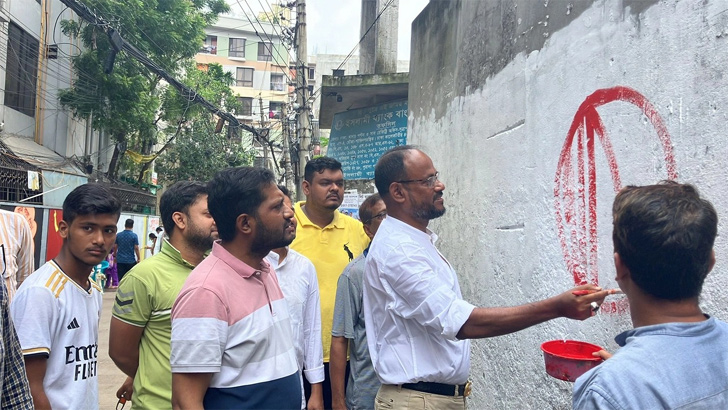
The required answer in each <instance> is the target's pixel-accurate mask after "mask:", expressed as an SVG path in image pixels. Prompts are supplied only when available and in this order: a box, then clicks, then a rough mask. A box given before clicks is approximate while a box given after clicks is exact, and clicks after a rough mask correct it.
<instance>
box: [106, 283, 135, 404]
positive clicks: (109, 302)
mask: <svg viewBox="0 0 728 410" xmlns="http://www.w3.org/2000/svg"><path fill="white" fill-rule="evenodd" d="M115 295H116V292H114V291H106V292H105V293H104V307H103V310H102V312H101V323H100V325H99V363H98V366H99V408H100V409H101V410H107V409H116V403H117V401H118V400H117V399H116V391H117V390H118V389H119V387H120V386H121V383H123V382H124V380H125V379H126V376H125V375H124V373H122V372H121V370H119V369H118V368H117V367H116V366H115V365H114V362H113V361H111V358H110V357H109V321H110V320H111V308H112V307H113V305H114V297H115ZM130 407H131V403H127V404H126V406H124V410H128V409H129V408H130Z"/></svg>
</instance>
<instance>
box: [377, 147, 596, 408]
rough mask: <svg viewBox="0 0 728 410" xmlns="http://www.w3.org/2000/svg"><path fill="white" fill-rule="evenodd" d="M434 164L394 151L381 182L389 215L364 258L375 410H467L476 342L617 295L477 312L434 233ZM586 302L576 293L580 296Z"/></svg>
mask: <svg viewBox="0 0 728 410" xmlns="http://www.w3.org/2000/svg"><path fill="white" fill-rule="evenodd" d="M439 178H440V174H439V173H438V172H437V169H436V168H435V166H434V164H433V163H432V160H431V159H430V157H428V156H427V155H426V154H425V153H424V152H422V151H420V150H419V149H417V148H415V147H412V146H399V147H396V148H393V149H391V150H389V151H387V152H386V153H385V154H384V155H382V157H381V158H380V159H379V161H378V162H377V165H376V167H375V170H374V179H375V184H376V187H377V190H378V191H379V194H380V195H381V196H382V199H383V200H384V203H385V204H386V206H387V218H386V219H385V220H384V221H382V223H381V225H380V226H379V230H378V231H377V235H376V236H375V237H374V240H373V241H372V244H371V247H370V250H369V253H368V254H367V257H366V265H365V273H364V299H363V305H364V317H365V318H366V334H367V342H368V344H369V354H370V355H371V358H372V363H373V365H374V370H375V371H376V373H377V376H378V377H379V380H380V381H381V382H382V387H380V389H379V392H378V393H377V397H376V400H375V408H378V409H379V408H395V409H399V408H405V406H407V405H408V403H410V404H412V403H419V405H415V406H410V407H408V408H437V409H464V408H465V398H464V396H466V395H468V394H469V385H467V383H466V382H467V380H468V375H469V373H470V341H469V340H467V339H475V338H484V337H493V336H500V335H505V334H509V333H513V332H517V331H519V330H522V329H525V328H527V327H530V326H533V325H536V324H539V323H542V322H545V321H547V320H551V319H555V318H557V317H568V318H572V319H578V320H583V319H586V318H589V317H591V316H592V313H593V312H592V306H591V303H592V302H594V303H595V304H597V306H598V304H600V303H601V302H602V301H603V300H604V298H605V297H606V296H607V294H608V293H609V292H608V291H607V290H601V289H600V288H598V287H597V286H594V285H584V286H580V287H577V288H576V289H578V290H589V291H592V293H589V294H587V295H579V296H577V295H575V294H574V293H573V291H574V290H576V289H573V290H570V291H567V292H564V293H562V294H560V295H557V296H554V297H552V298H549V299H546V300H541V301H537V302H532V303H528V304H526V305H522V306H514V307H495V308H483V307H475V306H473V305H472V304H470V303H468V302H466V301H465V300H463V299H462V295H461V293H460V285H459V284H458V280H457V275H456V273H455V270H454V269H453V268H452V265H451V264H450V263H449V262H448V261H447V259H445V257H444V256H443V255H442V254H441V253H440V252H439V251H438V250H437V248H436V247H435V245H434V244H435V242H436V240H437V235H435V234H434V233H433V232H432V231H430V230H429V229H428V228H427V225H428V224H429V222H430V220H432V219H435V218H438V217H440V216H442V215H443V214H444V213H445V202H444V198H443V191H444V190H445V184H444V183H443V182H442V181H440V179H439ZM577 293H578V292H577Z"/></svg>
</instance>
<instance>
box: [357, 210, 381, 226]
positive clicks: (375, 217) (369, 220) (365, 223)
mask: <svg viewBox="0 0 728 410" xmlns="http://www.w3.org/2000/svg"><path fill="white" fill-rule="evenodd" d="M386 217H387V211H382V212H380V213H378V214H376V215H374V216H373V217H371V218H369V219H367V220H366V221H364V222H362V223H363V224H364V225H369V223H370V222H371V221H373V220H375V219H379V220H380V221H381V220H382V219H384V218H386Z"/></svg>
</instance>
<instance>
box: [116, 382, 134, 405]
mask: <svg viewBox="0 0 728 410" xmlns="http://www.w3.org/2000/svg"><path fill="white" fill-rule="evenodd" d="M132 395H134V379H132V378H131V377H129V376H127V377H126V380H124V383H122V384H121V387H119V390H117V391H116V398H117V399H121V398H122V397H123V398H124V399H126V401H131V396H132Z"/></svg>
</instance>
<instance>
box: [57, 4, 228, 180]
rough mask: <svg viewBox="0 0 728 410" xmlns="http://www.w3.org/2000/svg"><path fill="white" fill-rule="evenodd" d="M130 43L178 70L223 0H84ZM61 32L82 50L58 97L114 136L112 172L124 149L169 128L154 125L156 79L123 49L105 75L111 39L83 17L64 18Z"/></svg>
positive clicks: (160, 112)
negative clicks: (79, 19)
mask: <svg viewBox="0 0 728 410" xmlns="http://www.w3.org/2000/svg"><path fill="white" fill-rule="evenodd" d="M84 3H85V4H86V6H88V7H89V8H90V9H91V10H93V11H94V12H95V13H96V14H97V15H98V16H99V17H101V18H103V19H104V20H106V21H108V22H109V23H110V24H111V26H113V28H114V29H116V30H117V31H118V32H119V34H121V36H122V37H123V38H124V39H125V40H126V41H127V42H129V43H130V44H132V45H134V46H135V47H136V48H137V49H139V50H141V51H142V52H144V53H145V54H146V55H147V56H148V57H149V58H150V59H151V60H152V61H154V62H155V63H157V64H158V65H159V66H161V67H162V68H163V69H164V70H165V71H167V72H168V73H170V74H172V75H175V76H179V75H180V74H181V73H182V72H183V68H185V67H188V66H189V62H190V61H191V59H192V58H193V57H194V55H195V53H196V52H197V51H198V50H199V48H200V46H201V45H202V43H203V40H204V38H205V33H204V28H205V27H206V26H208V25H210V24H211V23H212V22H214V21H215V19H217V16H218V15H219V14H220V13H223V12H227V11H228V10H229V7H228V5H227V4H226V3H225V0H124V1H117V0H85V1H84ZM62 29H63V32H64V33H65V34H67V35H70V36H73V37H78V38H80V39H81V42H82V44H83V46H84V51H82V52H81V53H80V54H79V55H77V56H75V57H74V58H73V66H74V70H75V72H76V74H77V80H76V81H75V82H74V84H73V86H72V88H70V89H67V90H63V91H62V92H61V93H60V94H59V98H60V101H61V103H62V104H63V106H64V107H66V108H68V109H70V110H71V111H72V113H73V114H74V116H76V117H78V118H83V119H87V120H88V119H91V120H92V126H93V128H94V129H96V130H103V131H105V132H107V133H108V134H109V135H110V136H111V138H112V140H113V141H114V142H116V143H117V144H116V147H115V149H114V156H113V157H112V161H111V164H109V173H108V175H109V177H111V178H114V177H116V175H117V165H116V164H117V159H118V157H119V155H123V151H124V150H125V149H127V148H128V149H133V150H135V151H138V152H141V153H143V154H149V153H151V149H152V147H153V146H154V144H156V143H157V142H158V139H161V140H166V139H167V137H169V135H168V134H167V133H172V135H173V134H174V132H176V128H175V127H167V129H166V130H160V127H159V123H160V121H161V120H162V119H164V118H169V117H171V116H173V115H174V114H170V113H166V112H165V111H164V109H165V106H164V104H163V95H164V93H165V92H166V91H165V90H166V88H167V87H166V86H165V85H164V84H162V83H160V81H161V78H159V77H158V76H156V75H155V74H153V73H151V72H150V71H148V70H147V69H146V68H145V67H144V66H142V65H141V64H140V63H138V62H137V61H136V60H134V59H133V58H132V57H130V56H128V55H126V53H124V52H120V53H118V54H117V56H116V59H115V63H114V65H113V72H112V73H111V74H105V73H104V67H105V65H106V64H107V58H108V56H109V54H110V53H111V50H112V48H111V44H110V41H109V39H108V36H107V34H106V32H105V31H104V29H103V28H99V27H97V26H95V25H92V24H89V23H86V22H83V23H81V24H79V23H77V22H75V21H64V22H62ZM214 100H215V99H213V101H214Z"/></svg>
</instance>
